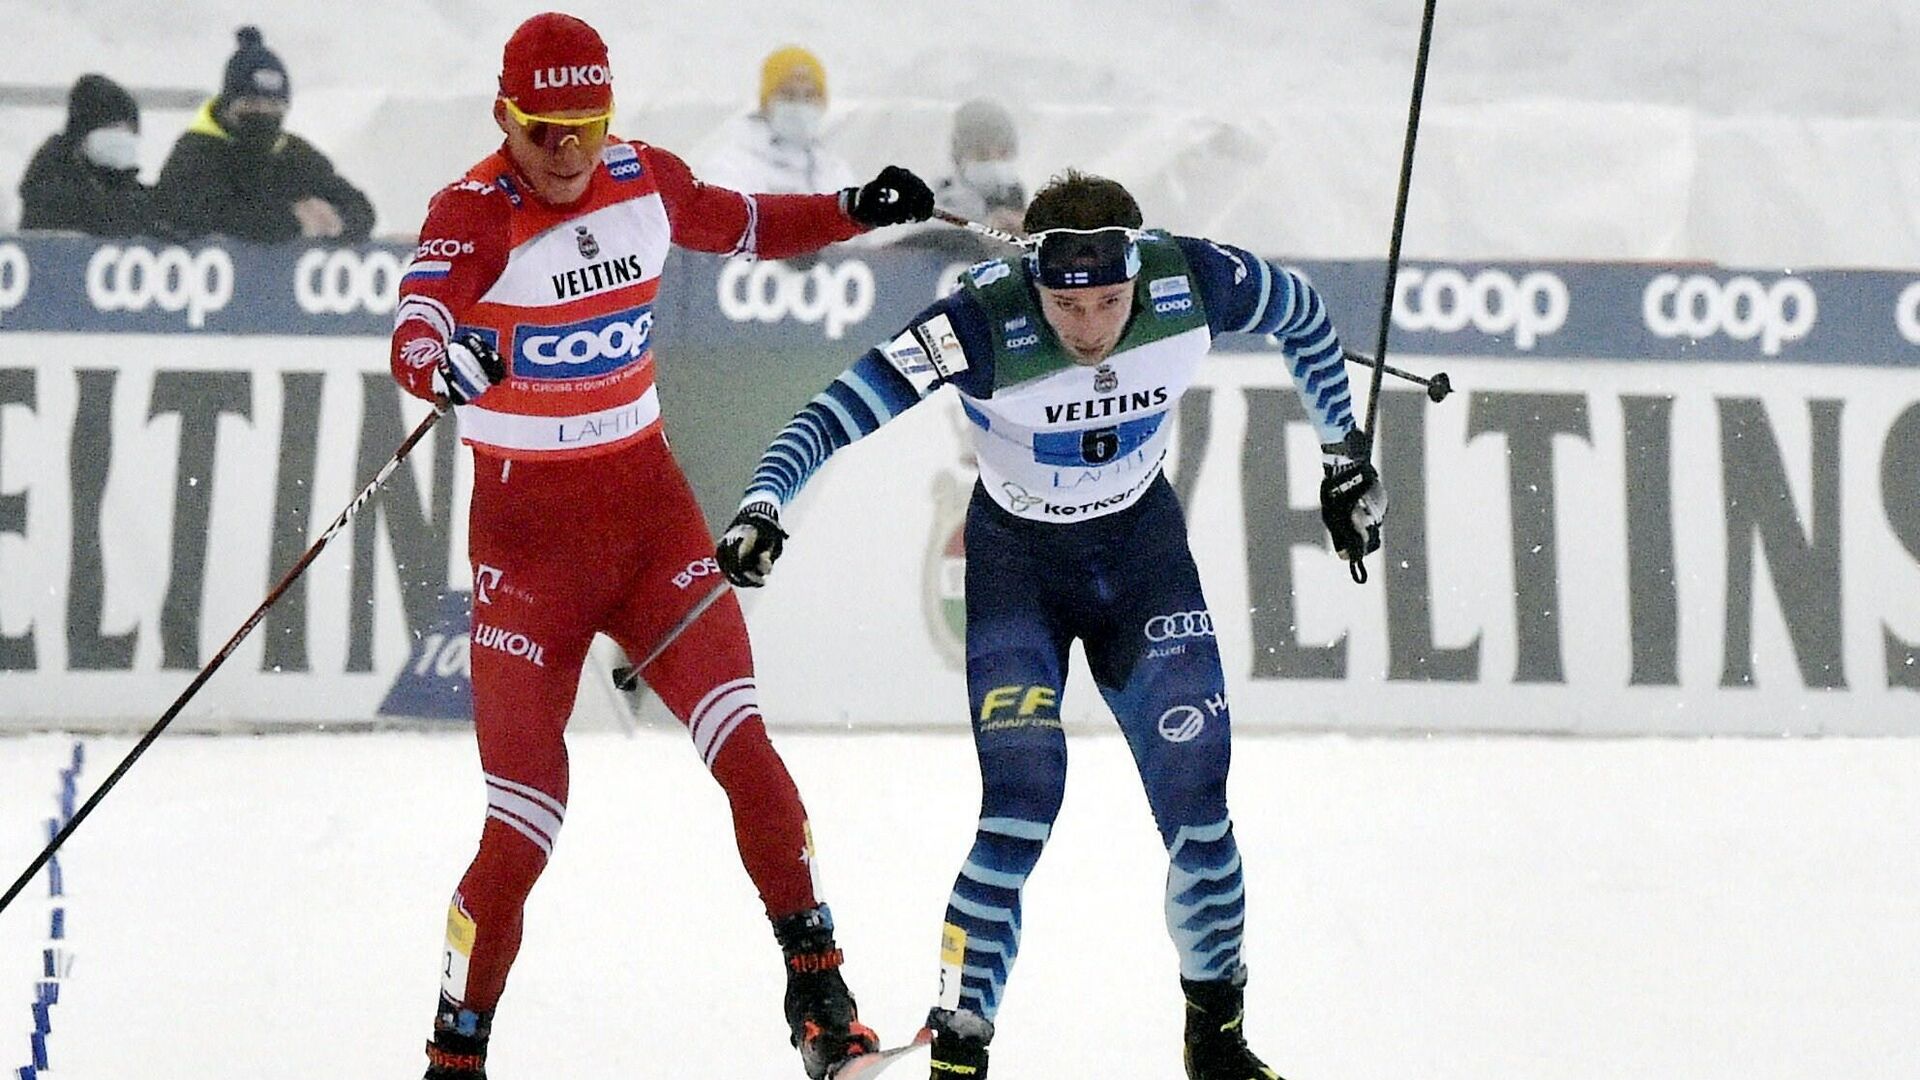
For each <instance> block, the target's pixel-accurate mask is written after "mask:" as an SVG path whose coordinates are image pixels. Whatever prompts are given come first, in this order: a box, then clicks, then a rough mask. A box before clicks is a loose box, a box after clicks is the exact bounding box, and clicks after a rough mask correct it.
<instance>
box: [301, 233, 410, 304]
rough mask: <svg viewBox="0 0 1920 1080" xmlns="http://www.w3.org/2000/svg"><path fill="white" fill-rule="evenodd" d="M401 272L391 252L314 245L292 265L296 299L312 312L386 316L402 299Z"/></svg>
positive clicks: (398, 262)
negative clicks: (365, 251)
mask: <svg viewBox="0 0 1920 1080" xmlns="http://www.w3.org/2000/svg"><path fill="white" fill-rule="evenodd" d="M400 274H401V270H400V260H399V259H397V258H395V257H394V255H393V253H392V252H390V251H369V252H367V253H366V254H364V255H362V254H361V253H359V252H357V251H352V250H348V249H338V250H333V251H328V250H326V249H324V248H314V249H313V250H311V251H308V252H307V253H306V254H304V255H302V256H300V261H298V262H296V263H294V264H293V299H294V302H295V303H297V304H299V305H300V310H301V311H304V312H306V313H307V314H309V315H351V314H353V313H354V312H356V311H366V312H371V313H373V314H375V315H385V314H387V313H389V312H391V311H392V310H393V308H394V305H395V304H397V303H398V302H399V300H400Z"/></svg>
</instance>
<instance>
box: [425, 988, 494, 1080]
mask: <svg viewBox="0 0 1920 1080" xmlns="http://www.w3.org/2000/svg"><path fill="white" fill-rule="evenodd" d="M492 1032H493V1016H492V1015H491V1014H481V1013H477V1012H474V1011H473V1010H472V1009H463V1008H461V1007H460V1005H459V1004H458V1003H457V1002H455V1001H454V1000H453V999H452V998H449V997H447V996H446V995H445V994H442V995H440V1008H439V1009H438V1010H436V1011H435V1012H434V1014H433V1040H432V1041H431V1042H429V1043H427V1075H426V1080H487V1037H488V1036H489V1035H491V1034H492Z"/></svg>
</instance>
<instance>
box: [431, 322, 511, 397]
mask: <svg viewBox="0 0 1920 1080" xmlns="http://www.w3.org/2000/svg"><path fill="white" fill-rule="evenodd" d="M506 377H507V362H506V361H505V360H502V359H500V354H499V353H497V352H494V351H493V346H491V345H489V344H487V343H486V341H485V340H484V339H483V338H481V337H480V335H479V334H476V333H474V332H473V331H471V330H468V331H466V332H465V333H460V334H455V335H454V338H453V340H452V341H449V342H447V351H446V352H445V353H444V354H442V355H441V357H440V366H439V369H438V370H437V371H435V372H434V382H435V383H436V384H437V385H436V386H435V389H437V390H439V391H440V392H441V393H442V394H445V395H446V397H447V400H448V401H450V402H452V403H453V404H455V405H465V404H466V403H467V402H469V401H472V400H473V399H475V398H477V397H479V396H480V395H481V394H484V393H486V392H487V391H488V390H490V389H492V388H493V386H494V384H495V383H498V382H500V381H501V380H502V379H505V378H506Z"/></svg>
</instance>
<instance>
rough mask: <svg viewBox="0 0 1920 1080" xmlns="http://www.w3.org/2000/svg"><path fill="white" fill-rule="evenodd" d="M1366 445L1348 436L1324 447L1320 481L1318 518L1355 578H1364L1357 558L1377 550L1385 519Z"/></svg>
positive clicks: (1382, 491) (1383, 496)
mask: <svg viewBox="0 0 1920 1080" xmlns="http://www.w3.org/2000/svg"><path fill="white" fill-rule="evenodd" d="M1355 434H1356V435H1358V432H1355ZM1366 445H1367V443H1366V437H1365V436H1360V437H1359V438H1358V439H1355V438H1354V437H1353V436H1349V437H1348V439H1347V442H1346V443H1344V444H1342V445H1339V446H1330V447H1324V448H1323V449H1325V450H1326V451H1327V458H1326V461H1325V470H1326V475H1325V476H1324V477H1323V478H1322V479H1321V481H1320V520H1322V521H1324V522H1326V524H1327V532H1328V534H1329V535H1331V536H1332V537H1333V550H1334V551H1335V552H1337V553H1339V555H1340V557H1341V558H1343V559H1346V560H1347V561H1348V562H1349V563H1352V564H1354V566H1353V569H1352V572H1353V577H1354V580H1355V581H1365V580H1366V570H1365V568H1364V567H1361V566H1360V561H1361V560H1362V559H1364V558H1366V557H1367V556H1368V555H1371V554H1373V553H1374V552H1376V551H1379V550H1380V526H1381V525H1382V524H1383V523H1384V522H1385V521H1386V520H1387V488H1386V485H1385V484H1382V483H1381V482H1380V474H1379V473H1378V472H1375V471H1374V468H1373V463H1372V462H1370V461H1368V460H1367V459H1366V457H1365V456H1364V448H1365V447H1366ZM1350 455H1351V456H1350Z"/></svg>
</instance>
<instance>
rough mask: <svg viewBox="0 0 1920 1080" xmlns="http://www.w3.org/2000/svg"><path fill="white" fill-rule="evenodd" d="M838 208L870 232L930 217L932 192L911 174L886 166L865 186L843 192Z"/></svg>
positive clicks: (925, 183)
mask: <svg viewBox="0 0 1920 1080" xmlns="http://www.w3.org/2000/svg"><path fill="white" fill-rule="evenodd" d="M840 209H842V210H844V211H846V214H847V216H848V217H850V218H852V219H853V220H854V221H856V222H858V223H860V224H862V225H865V226H866V227H867V228H869V229H877V228H880V227H881V226H883V225H905V224H906V223H907V222H909V221H925V220H927V219H928V218H930V217H932V216H933V189H932V188H930V187H928V186H927V182H926V181H925V180H922V179H920V178H919V177H917V176H915V175H913V173H912V172H910V171H908V170H906V169H903V168H901V167H900V166H898V165H889V166H887V167H886V168H884V169H881V170H880V175H879V176H876V177H874V178H873V179H871V180H869V181H867V183H866V186H865V187H858V188H845V189H843V190H842V191H841V192H840Z"/></svg>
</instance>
